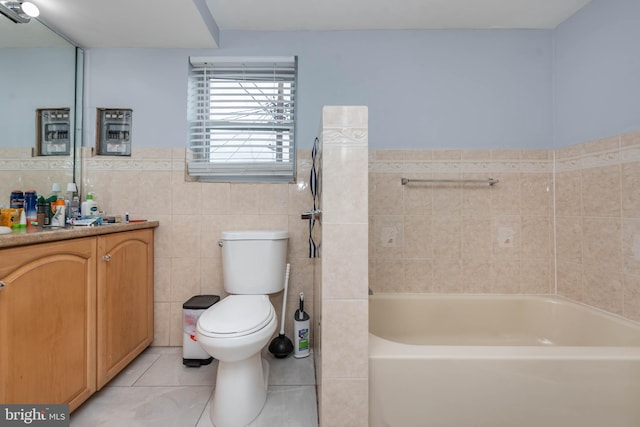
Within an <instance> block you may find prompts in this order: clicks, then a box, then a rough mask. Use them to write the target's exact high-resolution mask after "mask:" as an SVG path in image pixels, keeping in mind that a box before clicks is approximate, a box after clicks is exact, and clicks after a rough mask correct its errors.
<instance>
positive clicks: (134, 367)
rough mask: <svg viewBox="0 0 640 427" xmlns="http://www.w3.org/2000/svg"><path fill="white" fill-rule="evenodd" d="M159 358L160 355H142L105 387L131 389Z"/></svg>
mask: <svg viewBox="0 0 640 427" xmlns="http://www.w3.org/2000/svg"><path fill="white" fill-rule="evenodd" d="M159 357H160V353H146V352H145V353H142V354H141V355H140V356H138V357H137V358H136V359H135V360H134V361H133V362H131V363H130V364H129V366H127V367H126V368H124V369H123V370H122V371H121V372H120V373H119V374H118V375H117V376H116V377H115V378H114V379H112V380H111V381H110V382H109V383H108V384H107V387H131V386H132V385H133V384H134V383H135V382H136V381H137V380H138V379H139V378H140V377H141V376H142V375H143V374H144V373H145V372H146V371H147V370H148V369H149V368H150V367H151V365H153V363H154V362H155V361H156V360H158V358H159Z"/></svg>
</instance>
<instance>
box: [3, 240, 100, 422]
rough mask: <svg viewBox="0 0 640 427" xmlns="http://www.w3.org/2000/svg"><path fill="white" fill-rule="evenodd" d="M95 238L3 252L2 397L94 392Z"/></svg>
mask: <svg viewBox="0 0 640 427" xmlns="http://www.w3.org/2000/svg"><path fill="white" fill-rule="evenodd" d="M95 256H96V245H95V239H94V238H90V239H75V240H69V241H63V242H55V243H43V244H39V245H32V246H21V247H17V248H7V249H2V250H0V280H1V281H2V282H4V287H2V288H1V289H0V402H2V403H22V404H29V403H34V404H36V403H42V404H47V403H49V404H54V403H68V404H69V405H70V409H71V410H72V411H73V410H74V409H75V408H77V407H78V406H79V405H80V404H81V403H82V402H83V401H85V400H86V399H87V398H88V397H89V396H90V395H91V394H92V393H93V392H94V391H95V390H96V371H95V369H96V341H95V326H96V323H95V319H96V317H95V316H96V311H95V298H96V294H95V292H96V288H95V286H96V281H95V277H96V276H95V274H96V271H95V265H96V263H95Z"/></svg>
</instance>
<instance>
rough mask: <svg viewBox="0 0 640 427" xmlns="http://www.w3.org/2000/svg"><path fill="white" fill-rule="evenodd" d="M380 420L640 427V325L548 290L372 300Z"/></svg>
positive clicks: (488, 426) (373, 389) (414, 425)
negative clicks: (530, 293)
mask: <svg viewBox="0 0 640 427" xmlns="http://www.w3.org/2000/svg"><path fill="white" fill-rule="evenodd" d="M369 331H370V336H369V420H370V424H369V425H370V426H371V427H382V426H384V427H639V426H640V324H638V323H635V322H631V321H626V320H624V319H622V318H619V317H616V316H613V315H609V314H607V313H604V312H602V311H599V310H596V309H592V308H590V307H587V306H585V305H582V304H577V303H573V302H571V301H569V300H566V299H563V298H558V297H548V296H511V295H509V296H503V295H471V296H469V295H428V294H377V295H373V296H371V297H370V299H369Z"/></svg>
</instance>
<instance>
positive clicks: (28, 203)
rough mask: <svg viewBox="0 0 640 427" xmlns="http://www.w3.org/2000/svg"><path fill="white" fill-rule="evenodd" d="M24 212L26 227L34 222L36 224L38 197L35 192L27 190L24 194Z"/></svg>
mask: <svg viewBox="0 0 640 427" xmlns="http://www.w3.org/2000/svg"><path fill="white" fill-rule="evenodd" d="M24 211H25V214H26V217H27V225H28V226H31V224H32V223H34V222H38V195H37V194H36V191H35V190H27V191H25V192H24ZM39 225H43V224H39Z"/></svg>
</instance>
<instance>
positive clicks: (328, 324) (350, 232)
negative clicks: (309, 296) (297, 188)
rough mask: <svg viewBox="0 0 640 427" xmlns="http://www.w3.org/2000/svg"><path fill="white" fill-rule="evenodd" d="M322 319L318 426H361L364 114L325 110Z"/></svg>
mask: <svg viewBox="0 0 640 427" xmlns="http://www.w3.org/2000/svg"><path fill="white" fill-rule="evenodd" d="M321 153H322V160H321V163H322V166H321V178H320V182H321V184H320V188H321V196H320V197H321V200H320V207H321V209H322V220H321V224H322V225H321V259H320V261H319V262H318V264H317V266H316V268H317V269H320V270H321V271H320V272H318V274H317V277H318V279H319V282H317V283H316V286H320V288H321V289H319V290H316V296H317V297H319V298H320V304H319V305H321V307H319V311H317V313H320V315H321V317H320V319H316V325H317V327H316V333H318V334H319V337H317V338H318V339H317V340H316V347H315V350H314V351H316V352H317V354H316V364H317V370H318V372H317V376H318V401H319V402H318V403H319V416H320V424H321V426H327V427H329V426H330V427H340V426H345V427H358V426H363V427H365V426H367V425H368V384H369V383H368V304H369V301H368V188H367V187H368V110H367V108H366V107H324V109H323V114H322V145H321Z"/></svg>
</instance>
